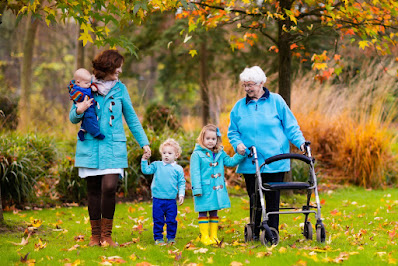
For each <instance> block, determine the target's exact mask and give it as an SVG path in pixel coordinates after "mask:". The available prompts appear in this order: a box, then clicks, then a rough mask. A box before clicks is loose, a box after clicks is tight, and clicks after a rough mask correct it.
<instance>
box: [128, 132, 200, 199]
mask: <svg viewBox="0 0 398 266" xmlns="http://www.w3.org/2000/svg"><path fill="white" fill-rule="evenodd" d="M146 133H147V137H148V140H149V142H150V147H151V151H152V156H151V158H150V161H152V162H153V161H160V160H162V156H161V155H160V152H159V147H160V144H161V143H162V142H163V141H165V140H166V139H167V138H174V139H175V140H176V141H177V142H178V143H179V144H180V146H181V148H182V154H181V156H180V158H178V160H177V162H178V164H180V165H181V166H182V167H183V168H186V167H187V166H188V165H189V158H190V156H191V153H192V152H193V148H194V146H195V140H194V139H195V138H194V137H193V135H191V134H187V133H184V132H182V131H180V132H172V131H170V130H168V129H166V130H165V131H163V132H162V133H161V134H158V133H156V132H155V131H153V130H146ZM127 151H128V165H129V167H128V168H127V169H126V177H125V180H124V183H123V186H122V189H123V190H124V191H125V192H129V193H130V194H132V193H135V194H139V195H141V196H143V197H145V198H149V197H150V185H151V181H152V177H150V176H145V175H144V174H142V172H141V157H142V154H143V152H142V149H141V147H140V146H139V145H138V144H137V142H136V141H135V139H134V137H133V136H132V135H129V136H128V137H127ZM185 171H186V170H185Z"/></svg>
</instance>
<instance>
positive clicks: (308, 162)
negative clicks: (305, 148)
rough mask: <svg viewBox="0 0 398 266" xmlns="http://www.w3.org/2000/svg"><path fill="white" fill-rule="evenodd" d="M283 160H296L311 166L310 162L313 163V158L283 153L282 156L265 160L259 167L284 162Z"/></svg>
mask: <svg viewBox="0 0 398 266" xmlns="http://www.w3.org/2000/svg"><path fill="white" fill-rule="evenodd" d="M285 159H297V160H300V161H303V162H305V163H307V164H311V162H313V161H314V158H310V157H307V156H305V155H302V154H297V153H284V154H278V155H275V156H272V157H269V158H268V159H266V160H265V161H264V163H263V164H262V165H261V167H262V166H263V165H264V164H270V163H273V162H275V161H280V160H285Z"/></svg>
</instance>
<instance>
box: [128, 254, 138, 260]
mask: <svg viewBox="0 0 398 266" xmlns="http://www.w3.org/2000/svg"><path fill="white" fill-rule="evenodd" d="M129 258H130V259H131V260H132V261H135V260H137V255H135V254H134V253H133V254H131V255H130V256H129Z"/></svg>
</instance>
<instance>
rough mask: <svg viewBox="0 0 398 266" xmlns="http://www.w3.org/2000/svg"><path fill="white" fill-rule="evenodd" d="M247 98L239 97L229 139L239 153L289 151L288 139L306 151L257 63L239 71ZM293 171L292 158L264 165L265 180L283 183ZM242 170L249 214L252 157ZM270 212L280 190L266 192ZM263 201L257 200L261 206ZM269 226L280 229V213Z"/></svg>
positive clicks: (294, 123) (288, 112)
mask: <svg viewBox="0 0 398 266" xmlns="http://www.w3.org/2000/svg"><path fill="white" fill-rule="evenodd" d="M240 81H241V82H242V87H243V88H244V90H245V92H246V97H245V98H242V99H240V100H239V101H238V102H237V103H236V104H235V106H234V107H233V108H232V110H231V114H230V124H229V128H228V138H229V141H230V143H231V144H232V146H233V147H234V149H235V150H236V151H237V152H238V153H239V154H245V152H247V147H251V146H255V147H256V149H257V154H258V156H259V159H263V160H265V159H267V158H269V157H271V156H274V155H277V154H281V153H289V147H290V145H289V141H290V142H291V143H293V144H294V145H295V146H296V147H298V148H300V149H301V150H303V149H304V148H303V145H304V142H305V139H304V137H303V133H302V132H301V130H300V127H299V126H298V123H297V120H296V118H295V117H294V115H293V113H292V111H291V110H290V109H289V106H287V104H286V102H285V101H284V100H283V98H282V97H281V96H280V95H279V94H276V93H272V92H270V91H269V90H268V89H267V88H265V87H263V85H264V84H265V82H266V81H267V77H266V76H265V73H264V72H263V70H262V69H261V68H260V67H258V66H254V67H251V68H246V69H245V70H244V71H243V72H242V73H241V74H240ZM288 171H290V160H281V161H277V162H274V163H272V164H269V165H266V166H264V167H262V168H261V177H262V180H263V182H265V183H266V182H282V181H283V177H284V174H285V172H288ZM236 172H237V173H242V174H243V176H244V178H245V182H246V190H247V193H248V195H249V197H250V215H252V209H253V206H254V202H253V194H254V193H255V184H254V182H255V172H256V168H255V165H253V164H252V161H251V159H246V160H244V161H242V162H241V163H240V164H239V166H238V168H237V170H236ZM264 194H265V199H266V210H267V212H271V211H278V210H279V200H280V194H279V192H266V193H264ZM259 205H260V203H259V202H258V203H257V206H259ZM257 214H258V215H256V217H255V227H254V236H253V239H254V240H258V239H259V233H260V228H259V225H260V222H261V212H257ZM268 225H269V226H270V227H273V228H275V229H276V230H278V226H279V216H278V215H270V217H269V220H268Z"/></svg>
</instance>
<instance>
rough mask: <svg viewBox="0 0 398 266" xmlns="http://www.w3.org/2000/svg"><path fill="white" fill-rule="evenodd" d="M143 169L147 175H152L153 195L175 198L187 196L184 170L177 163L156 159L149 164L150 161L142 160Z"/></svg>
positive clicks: (160, 197)
mask: <svg viewBox="0 0 398 266" xmlns="http://www.w3.org/2000/svg"><path fill="white" fill-rule="evenodd" d="M141 171H142V173H144V174H146V175H152V174H155V175H154V176H153V179H152V184H151V192H152V197H153V198H157V199H175V198H176V196H177V194H178V196H185V178H184V170H183V169H182V167H181V166H180V165H178V164H177V163H172V164H165V163H163V161H155V162H153V163H151V164H150V165H148V161H146V160H142V161H141Z"/></svg>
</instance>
